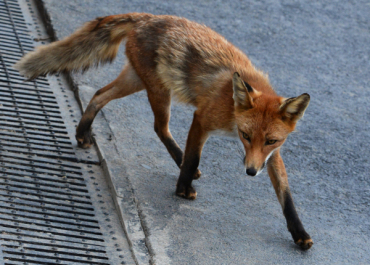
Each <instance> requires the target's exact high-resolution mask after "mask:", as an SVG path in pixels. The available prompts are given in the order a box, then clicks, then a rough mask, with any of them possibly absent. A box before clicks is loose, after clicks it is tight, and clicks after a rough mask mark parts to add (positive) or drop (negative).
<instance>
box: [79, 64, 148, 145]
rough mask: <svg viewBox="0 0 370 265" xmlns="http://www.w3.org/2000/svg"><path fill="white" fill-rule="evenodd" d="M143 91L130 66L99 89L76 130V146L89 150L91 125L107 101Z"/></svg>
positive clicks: (91, 142)
mask: <svg viewBox="0 0 370 265" xmlns="http://www.w3.org/2000/svg"><path fill="white" fill-rule="evenodd" d="M143 89H144V84H143V83H142V81H141V80H140V78H139V77H138V76H137V74H136V72H135V70H134V69H133V68H132V66H131V65H130V64H128V65H126V67H125V68H124V69H123V71H122V72H121V73H120V75H119V76H118V77H117V78H116V79H115V80H114V81H113V82H112V83H110V84H108V85H106V86H105V87H103V88H101V89H99V90H98V91H97V92H96V93H95V95H94V97H93V98H92V99H91V100H90V103H89V105H88V106H87V108H86V110H85V112H84V114H83V115H82V118H81V121H80V123H79V124H78V126H77V129H76V139H77V142H78V146H79V147H82V148H89V147H90V146H91V145H92V144H93V141H92V136H91V124H92V123H93V121H94V118H95V116H96V114H98V112H99V110H101V109H102V108H103V107H104V106H105V105H106V104H107V103H108V102H109V101H111V100H113V99H117V98H122V97H125V96H128V95H130V94H133V93H135V92H138V91H140V90H143Z"/></svg>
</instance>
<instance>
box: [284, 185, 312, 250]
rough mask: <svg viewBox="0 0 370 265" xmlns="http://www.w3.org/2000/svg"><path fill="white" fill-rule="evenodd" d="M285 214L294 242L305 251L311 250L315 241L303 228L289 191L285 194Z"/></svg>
mask: <svg viewBox="0 0 370 265" xmlns="http://www.w3.org/2000/svg"><path fill="white" fill-rule="evenodd" d="M283 212H284V216H285V218H286V221H287V226H288V230H289V232H290V233H291V234H292V237H293V240H294V242H295V243H296V244H297V245H299V246H300V247H301V248H302V249H304V250H306V249H309V248H310V247H311V246H312V245H313V241H312V240H311V237H310V235H309V234H308V233H307V232H306V230H305V229H304V228H303V225H302V222H301V220H300V219H299V217H298V214H297V211H296V209H295V207H294V203H293V199H292V196H291V194H290V192H289V190H288V191H286V192H285V198H284V210H283Z"/></svg>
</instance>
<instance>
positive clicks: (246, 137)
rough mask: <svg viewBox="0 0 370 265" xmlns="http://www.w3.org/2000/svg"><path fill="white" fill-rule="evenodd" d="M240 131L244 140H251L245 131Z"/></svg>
mask: <svg viewBox="0 0 370 265" xmlns="http://www.w3.org/2000/svg"><path fill="white" fill-rule="evenodd" d="M242 133H243V138H244V139H245V140H247V141H248V142H250V141H251V139H250V138H249V136H248V134H246V133H245V132H242Z"/></svg>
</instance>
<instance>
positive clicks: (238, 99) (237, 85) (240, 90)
mask: <svg viewBox="0 0 370 265" xmlns="http://www.w3.org/2000/svg"><path fill="white" fill-rule="evenodd" d="M233 91H234V95H233V99H234V104H235V107H236V108H241V109H250V108H252V107H253V99H252V97H251V96H250V95H249V92H252V91H253V88H252V87H251V86H250V85H248V84H247V83H246V82H244V81H243V79H241V78H240V75H239V74H238V73H237V72H235V73H234V75H233Z"/></svg>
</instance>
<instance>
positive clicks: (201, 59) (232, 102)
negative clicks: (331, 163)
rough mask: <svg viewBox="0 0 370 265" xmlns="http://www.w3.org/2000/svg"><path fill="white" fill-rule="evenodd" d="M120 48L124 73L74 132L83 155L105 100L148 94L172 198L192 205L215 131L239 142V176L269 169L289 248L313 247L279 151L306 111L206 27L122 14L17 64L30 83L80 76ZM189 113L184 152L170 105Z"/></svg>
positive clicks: (302, 102) (302, 101) (303, 98)
mask: <svg viewBox="0 0 370 265" xmlns="http://www.w3.org/2000/svg"><path fill="white" fill-rule="evenodd" d="M123 41H125V45H126V47H125V48H126V49H125V53H126V57H127V59H128V62H127V63H126V64H125V66H124V68H123V70H122V72H121V73H120V74H119V75H118V77H117V78H116V79H115V80H114V81H113V82H111V83H109V84H108V85H106V86H104V87H103V88H101V89H99V90H98V91H97V92H96V93H95V95H94V96H93V98H92V99H91V101H90V103H89V104H88V106H87V107H86V110H85V112H84V113H83V115H82V118H81V120H80V122H79V124H78V126H77V129H76V140H77V143H78V146H79V147H81V148H89V147H90V146H91V145H92V144H93V137H92V132H91V125H92V123H93V120H94V118H95V116H96V115H97V113H98V112H99V111H100V110H101V109H102V108H103V107H104V106H105V105H106V104H107V103H108V102H110V101H111V100H114V99H118V98H122V97H126V96H128V95H131V94H133V93H136V92H139V91H142V90H144V89H145V90H146V92H147V96H148V100H149V103H150V106H151V108H152V111H153V114H154V131H155V132H156V134H157V135H158V137H159V139H160V140H161V141H162V142H163V144H164V146H165V147H166V148H167V150H168V152H169V154H170V155H171V157H172V158H173V160H174V161H175V163H176V164H177V166H178V167H179V168H180V175H179V177H178V180H177V184H176V195H178V196H180V197H183V198H185V199H190V200H194V199H196V197H197V192H196V190H195V188H194V187H193V185H192V181H193V180H196V179H198V178H199V177H200V176H201V172H200V170H199V169H198V166H199V162H200V158H201V153H202V149H203V146H204V144H205V143H206V141H207V139H208V137H209V136H210V135H212V134H213V133H215V132H224V133H226V134H227V135H231V136H233V137H236V138H239V139H240V142H241V144H242V146H243V148H244V151H245V156H244V170H245V173H246V174H247V175H249V176H256V175H258V174H259V173H260V172H261V171H262V169H263V168H264V167H267V172H268V175H269V177H270V179H271V182H272V185H273V187H274V189H275V192H276V195H277V198H278V201H279V202H280V205H281V207H282V211H283V214H284V216H285V218H286V222H287V227H288V230H289V232H290V233H291V235H292V238H293V240H294V242H295V243H296V244H297V245H298V246H299V247H300V248H301V249H302V250H307V249H309V248H311V246H312V245H313V241H312V239H311V237H310V235H309V234H308V233H307V232H306V231H305V229H304V227H303V224H302V222H301V220H300V218H299V217H298V214H297V211H296V209H295V206H294V203H293V199H292V196H291V192H290V188H289V184H288V177H287V173H286V169H285V166H284V162H283V159H282V157H281V155H280V148H281V146H282V145H283V143H284V142H285V141H286V138H287V137H288V135H289V134H290V133H291V132H293V131H294V130H295V127H296V124H297V122H298V120H300V119H301V118H302V117H303V115H304V113H305V110H306V108H307V107H308V105H309V102H310V96H309V94H307V93H304V94H302V95H300V96H297V97H291V98H285V97H282V96H279V95H277V93H276V92H275V90H274V89H273V87H272V86H271V84H270V82H269V78H268V76H267V74H265V73H264V72H262V71H261V70H259V69H257V68H256V67H254V65H253V64H252V62H251V61H250V59H249V58H248V57H247V55H245V54H244V53H243V52H242V51H241V50H240V49H238V48H236V47H235V46H234V45H233V44H231V43H230V42H229V41H227V40H226V39H225V38H224V37H223V36H221V35H220V34H218V33H216V32H215V31H213V30H212V29H211V28H209V27H207V26H205V25H202V24H198V23H196V22H192V21H190V20H187V19H185V18H181V17H176V16H171V15H152V14H147V13H128V14H121V15H112V16H105V17H98V18H96V19H95V20H92V21H90V22H87V23H85V24H84V25H83V26H82V27H81V28H79V29H78V30H76V31H75V32H74V33H72V35H70V36H68V37H66V38H64V39H62V40H59V41H56V42H52V43H50V44H47V45H43V46H39V47H38V48H36V50H35V51H32V52H30V53H28V54H26V55H25V56H24V57H23V58H21V59H20V60H19V61H18V62H17V63H16V64H15V65H14V68H15V69H17V70H18V71H19V72H20V74H21V75H23V76H25V77H26V78H28V79H29V80H31V79H34V78H37V77H38V76H45V75H47V74H57V73H64V72H73V71H85V70H87V69H89V68H90V67H96V66H99V65H102V64H105V63H109V62H112V61H113V60H114V59H115V57H116V55H117V52H118V49H119V46H120V44H121V42H123ZM172 98H174V99H176V100H177V101H179V102H182V103H185V104H189V105H193V106H194V107H195V111H194V114H193V115H194V116H193V121H192V124H191V127H190V130H189V133H188V137H187V141H186V146H185V152H183V151H182V150H181V148H180V147H179V145H178V144H177V142H176V141H175V140H174V138H173V137H172V134H171V132H170V130H169V120H170V106H171V99H172Z"/></svg>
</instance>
